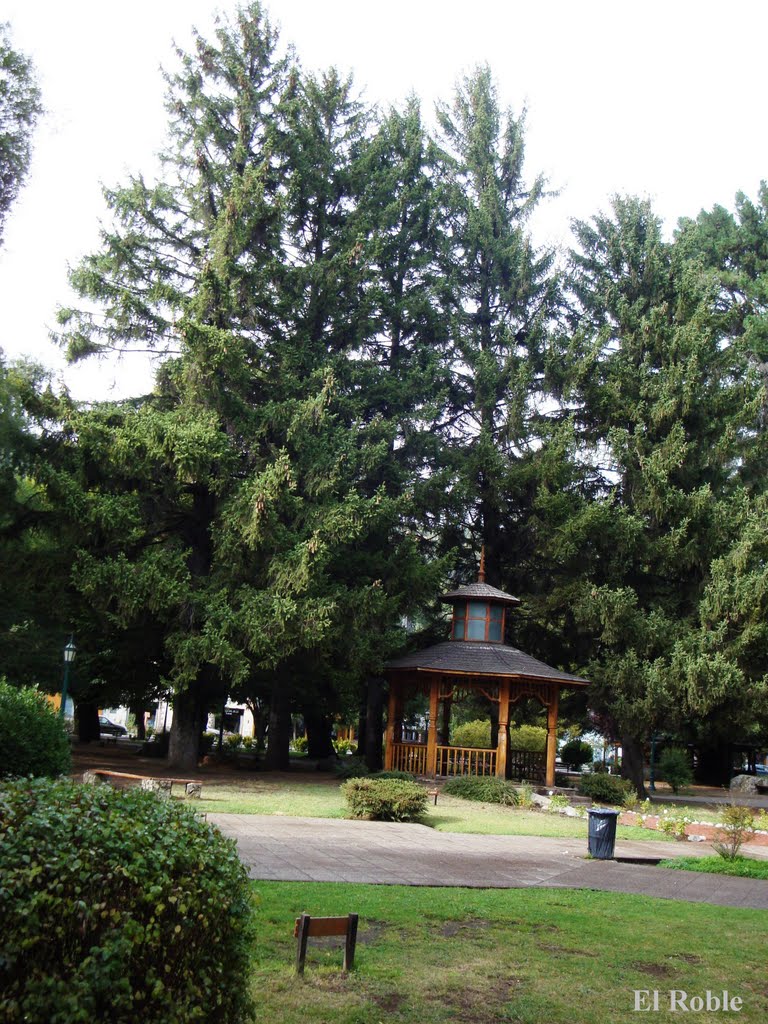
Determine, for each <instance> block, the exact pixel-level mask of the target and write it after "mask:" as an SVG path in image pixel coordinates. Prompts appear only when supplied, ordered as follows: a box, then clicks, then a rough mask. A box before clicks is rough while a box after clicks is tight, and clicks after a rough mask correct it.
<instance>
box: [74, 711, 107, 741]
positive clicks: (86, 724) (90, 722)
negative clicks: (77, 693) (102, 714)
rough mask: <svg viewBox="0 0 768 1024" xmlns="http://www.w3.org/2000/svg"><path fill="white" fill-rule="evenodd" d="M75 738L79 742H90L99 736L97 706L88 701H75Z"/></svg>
mask: <svg viewBox="0 0 768 1024" xmlns="http://www.w3.org/2000/svg"><path fill="white" fill-rule="evenodd" d="M75 715H76V717H77V738H78V739H79V740H80V742H81V743H90V742H91V741H92V740H97V739H99V737H100V736H101V730H100V728H99V706H98V704H93V703H91V702H90V701H82V702H80V701H76V702H75Z"/></svg>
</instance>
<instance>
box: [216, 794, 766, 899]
mask: <svg viewBox="0 0 768 1024" xmlns="http://www.w3.org/2000/svg"><path fill="white" fill-rule="evenodd" d="M208 820H209V821H210V822H211V823H213V824H215V825H218V827H219V828H220V829H221V831H222V832H224V833H225V835H228V836H232V837H233V838H234V839H236V840H237V845H238V850H239V853H240V856H241V858H242V860H243V862H244V863H245V864H246V865H247V866H248V868H249V870H250V873H251V877H252V878H256V879H264V880H270V881H286V882H288V881H301V882H365V883H370V884H374V885H376V884H378V885H438V886H471V887H475V888H502V889H506V888H512V889H514V888H525V887H529V886H532V887H537V888H556V889H563V888H568V889H572V888H573V889H602V890H606V891H608V892H628V893H639V894H644V895H646V896H659V897H663V898H667V899H679V900H688V901H690V902H693V903H715V904H719V905H722V906H729V907H758V908H761V909H768V881H760V880H755V879H750V878H734V877H729V876H728V875H710V874H702V873H698V872H694V871H671V870H669V869H665V868H659V867H655V866H651V865H648V864H637V863H621V862H620V861H598V860H586V859H585V854H586V840H584V839H544V838H539V837H534V836H485V835H461V834H458V833H455V832H437V831H435V830H434V829H431V828H428V827H427V826H426V825H414V824H407V825H406V824H397V823H394V822H374V821H347V820H343V819H335V818H291V817H284V816H277V815H276V816H271V815H269V816H268V815H239V814H209V815H208ZM711 852H712V851H711V848H710V847H709V845H708V844H704V843H701V844H693V843H686V844H684V845H683V844H682V843H664V842H658V841H653V840H651V841H649V842H643V841H627V840H619V841H618V842H617V844H616V856H617V858H622V857H638V858H640V857H646V858H649V857H651V858H652V857H669V856H680V855H682V854H688V855H691V854H693V855H698V856H701V855H703V854H707V853H711ZM761 852H763V856H768V851H766V850H765V848H764V850H763V851H761ZM754 853H755V854H757V853H758V851H757V849H755V850H754Z"/></svg>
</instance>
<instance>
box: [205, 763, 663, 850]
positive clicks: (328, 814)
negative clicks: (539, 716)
mask: <svg viewBox="0 0 768 1024" xmlns="http://www.w3.org/2000/svg"><path fill="white" fill-rule="evenodd" d="M203 794H204V797H205V798H204V799H203V800H201V801H200V804H199V808H200V810H201V811H207V812H210V813H221V814H223V813H227V814H286V815H296V816H299V817H309V818H343V817H345V816H346V814H347V809H346V804H345V802H344V798H343V796H342V795H341V790H340V783H339V782H337V781H336V780H335V779H329V778H327V777H325V778H322V779H317V778H315V777H313V776H303V775H300V774H298V775H296V776H295V777H291V776H286V775H281V776H277V777H270V776H268V775H263V776H258V777H256V778H253V779H247V778H246V779H243V778H242V777H241V776H236V777H235V778H234V779H233V780H232V781H230V780H226V781H211V782H206V783H205V785H204V786H203ZM424 822H425V824H427V825H431V826H432V827H434V828H436V829H437V830H438V831H440V832H475V833H484V834H488V835H519V836H556V837H562V838H564V839H580V838H583V839H585V840H586V835H587V822H586V819H585V818H566V817H564V816H562V815H560V814H547V813H544V812H542V811H531V810H524V809H522V808H514V807H501V806H499V805H498V804H484V803H476V802H474V801H470V800H461V799H459V798H458V797H451V796H446V795H444V794H441V795H440V798H439V801H438V805H437V807H435V806H433V805H432V804H431V803H430V805H429V807H428V810H427V816H426V818H425V819H424ZM617 836H618V837H619V838H620V839H646V840H655V841H659V840H661V841H663V840H665V839H666V838H667V837H666V836H664V835H663V834H662V833H660V832H652V831H650V830H648V829H643V828H640V827H639V826H624V825H620V826H619V827H618V830H617Z"/></svg>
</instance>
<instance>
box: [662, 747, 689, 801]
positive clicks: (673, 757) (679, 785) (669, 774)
mask: <svg viewBox="0 0 768 1024" xmlns="http://www.w3.org/2000/svg"><path fill="white" fill-rule="evenodd" d="M659 776H660V777H661V778H662V779H664V781H665V782H668V783H669V785H670V786H671V787H672V792H673V793H677V792H679V791H680V790H681V789H685V787H686V786H690V785H691V783H692V782H693V769H692V768H691V759H690V757H689V755H688V752H687V751H686V750H683V749H682V748H681V747H667V748H666V749H665V750H664V751H663V752H662V754H661V757H660V758H659Z"/></svg>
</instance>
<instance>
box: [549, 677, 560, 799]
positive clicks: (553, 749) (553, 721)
mask: <svg viewBox="0 0 768 1024" xmlns="http://www.w3.org/2000/svg"><path fill="white" fill-rule="evenodd" d="M551 692H552V696H551V697H550V700H549V704H548V705H547V775H546V785H547V786H549V787H551V786H554V784H555V760H556V758H557V705H558V698H559V696H560V694H559V691H558V689H557V687H556V686H553V687H552V691H551Z"/></svg>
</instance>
